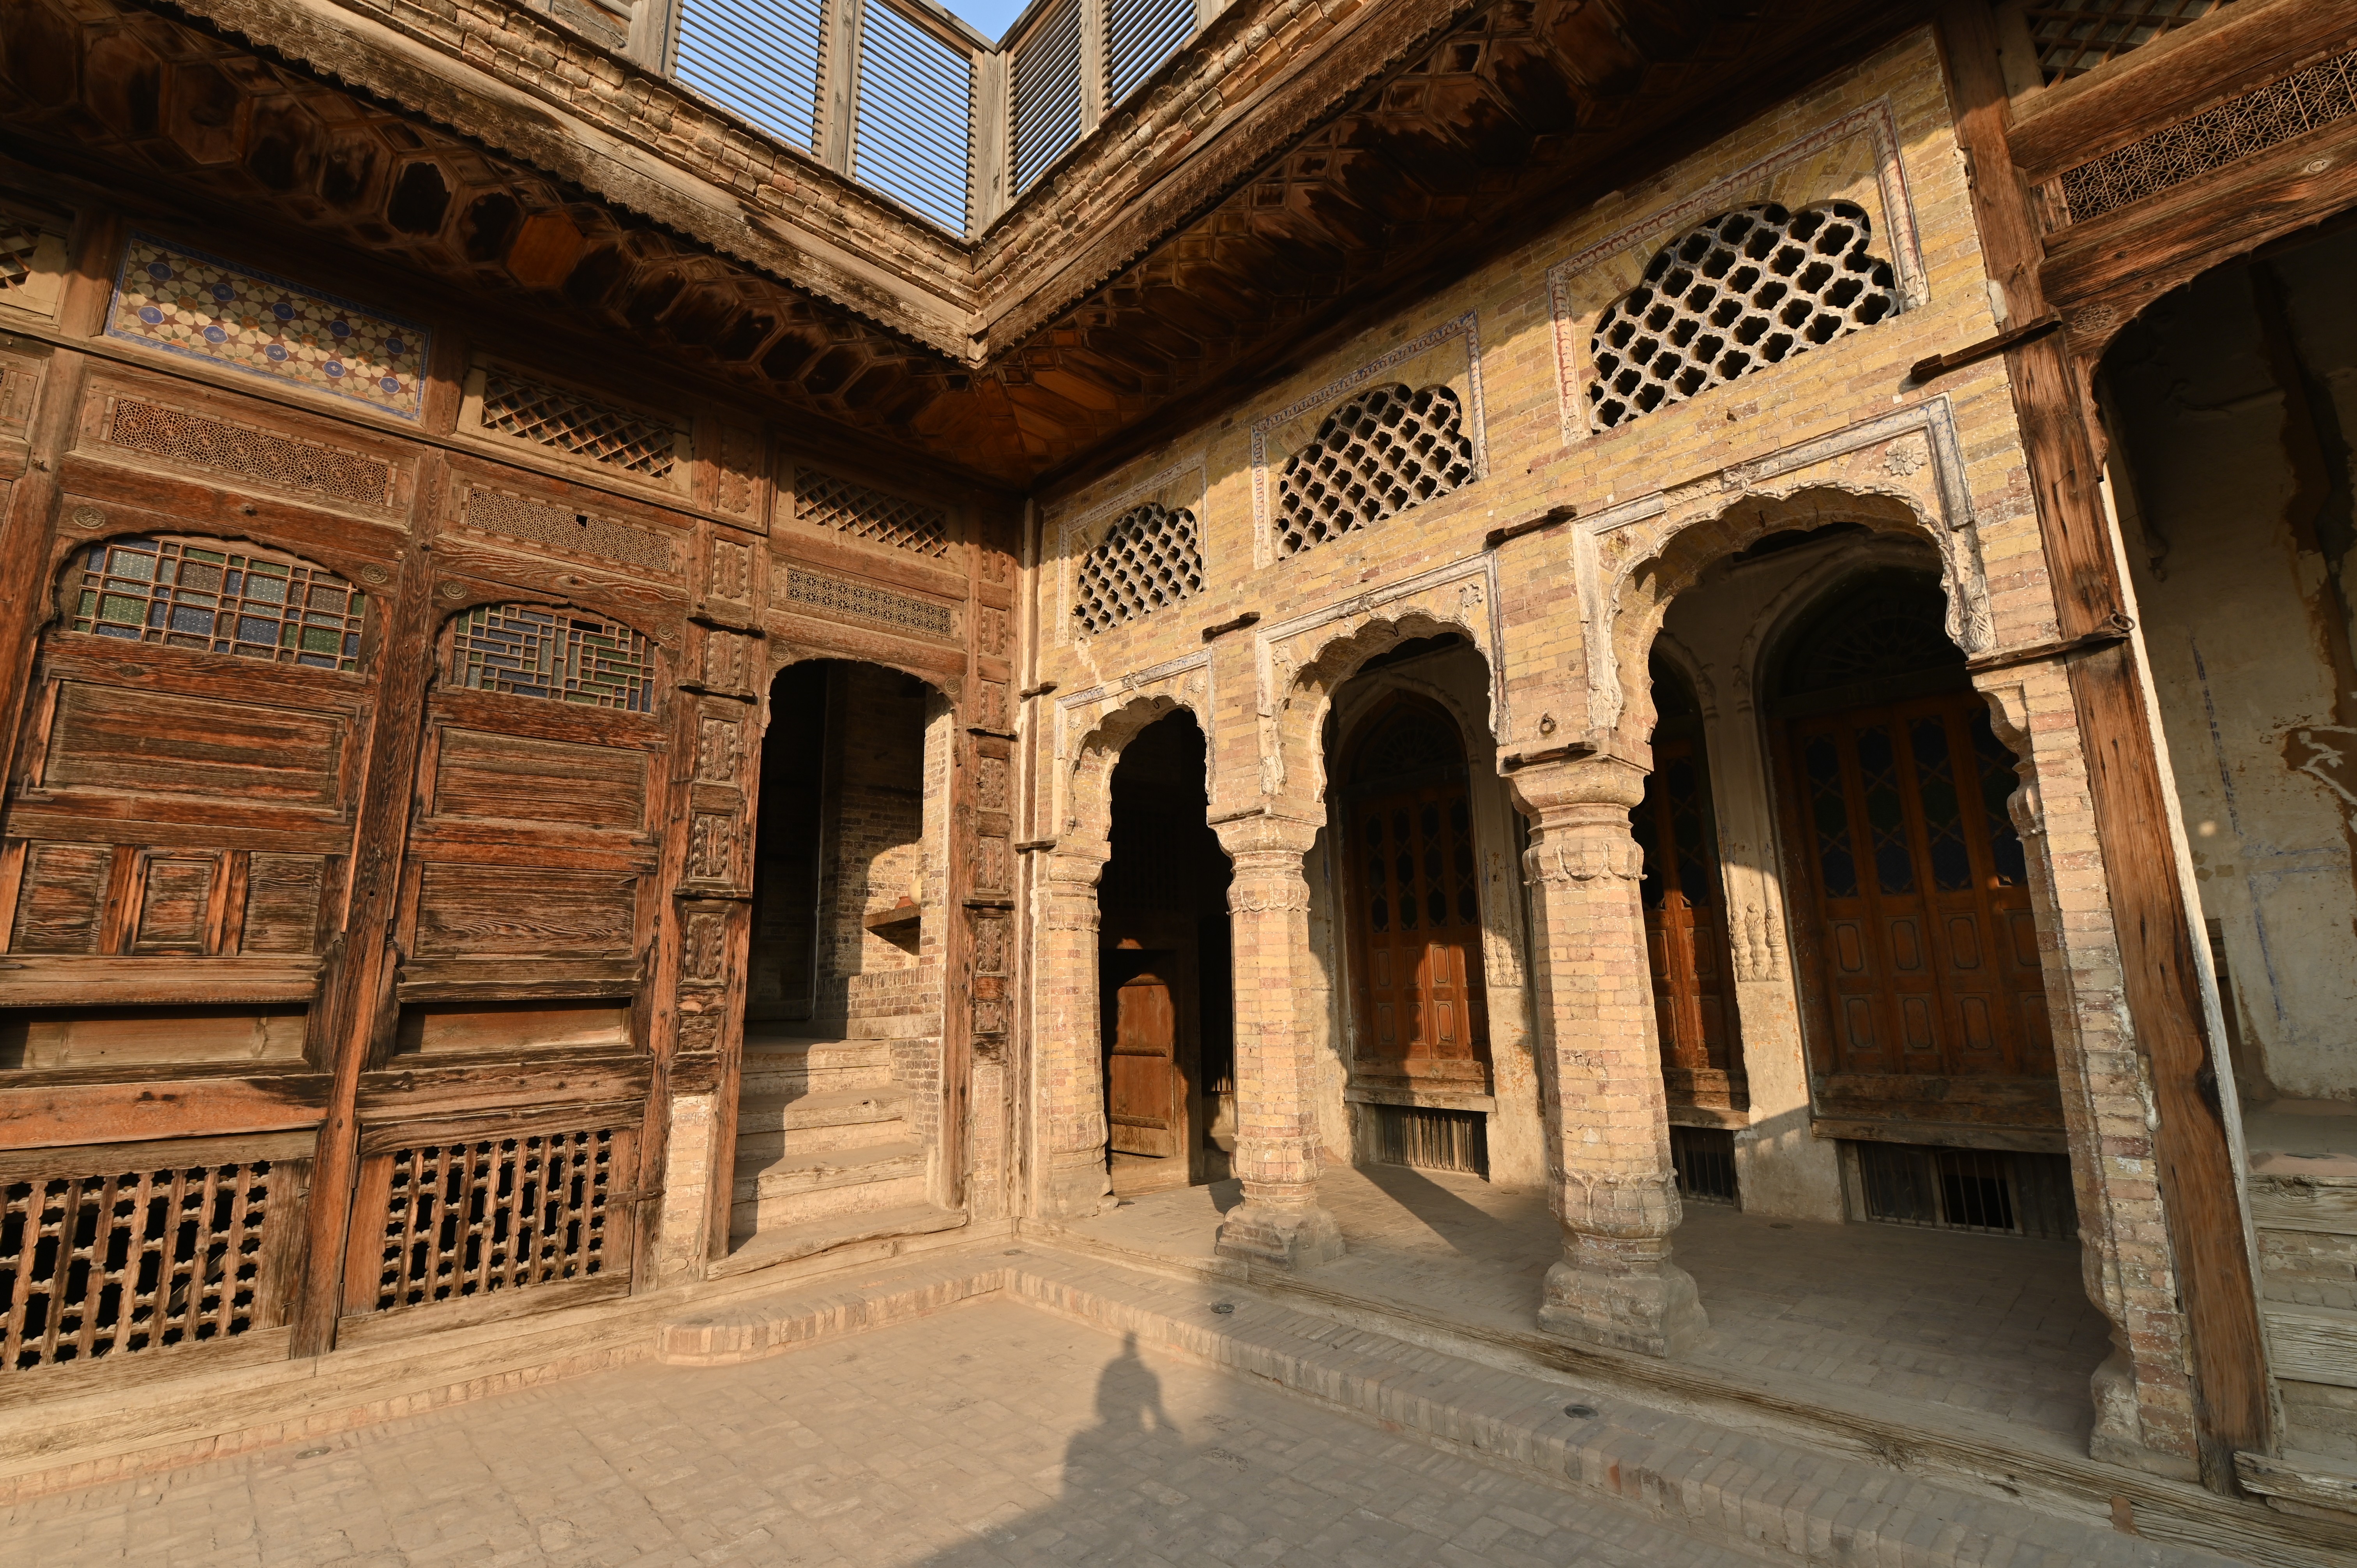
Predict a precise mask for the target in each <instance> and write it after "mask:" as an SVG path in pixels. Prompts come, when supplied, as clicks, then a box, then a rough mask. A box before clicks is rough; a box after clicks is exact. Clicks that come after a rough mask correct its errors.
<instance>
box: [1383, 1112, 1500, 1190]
mask: <svg viewBox="0 0 2357 1568" xmlns="http://www.w3.org/2000/svg"><path fill="white" fill-rule="evenodd" d="M1359 1117H1360V1125H1361V1127H1362V1128H1364V1129H1365V1137H1366V1143H1367V1147H1366V1157H1367V1158H1369V1159H1371V1160H1372V1161H1374V1162H1375V1163H1376V1164H1378V1165H1413V1166H1415V1168H1416V1169H1418V1170H1426V1171H1466V1172H1469V1173H1470V1174H1471V1175H1474V1176H1488V1175H1489V1174H1490V1119H1489V1118H1488V1117H1487V1116H1484V1115H1483V1114H1481V1112H1478V1111H1435V1110H1432V1109H1430V1108H1429V1107H1426V1106H1422V1105H1361V1106H1360V1107H1359Z"/></svg>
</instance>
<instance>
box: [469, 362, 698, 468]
mask: <svg viewBox="0 0 2357 1568" xmlns="http://www.w3.org/2000/svg"><path fill="white" fill-rule="evenodd" d="M482 421H483V428H484V429H486V430H496V431H498V432H499V433H500V434H501V435H512V436H514V437H515V438H516V439H517V440H519V441H531V442H534V443H536V444H538V445H540V446H553V447H554V448H556V450H558V451H560V452H564V453H567V454H569V455H570V456H576V457H587V459H589V461H591V462H593V463H603V464H605V465H606V466H607V467H614V468H621V469H624V470H626V471H628V472H630V473H633V474H643V475H645V476H646V477H647V478H651V479H667V478H670V477H671V473H672V470H673V468H674V467H677V466H678V462H679V453H678V446H679V432H678V431H677V430H675V429H673V427H672V426H670V425H668V424H663V423H662V422H661V421H660V420H655V419H650V418H648V417H647V416H646V415H644V414H640V413H631V412H630V411H629V410H627V409H621V408H616V407H615V406H613V405H612V404H611V403H599V402H597V401H596V400H594V399H591V398H587V397H583V396H581V395H580V394H579V393H577V392H567V391H565V389H564V388H562V387H553V386H550V385H549V384H548V383H546V382H545V381H533V380H530V379H529V378H527V377H523V376H519V375H516V374H514V373H513V372H511V371H503V370H500V369H499V368H497V367H492V368H490V369H489V370H486V371H484V372H483V412H482Z"/></svg>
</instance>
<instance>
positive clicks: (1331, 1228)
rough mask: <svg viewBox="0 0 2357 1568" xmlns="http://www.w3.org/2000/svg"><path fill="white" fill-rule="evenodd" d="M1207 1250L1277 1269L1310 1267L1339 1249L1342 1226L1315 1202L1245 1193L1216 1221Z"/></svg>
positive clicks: (1335, 1255)
mask: <svg viewBox="0 0 2357 1568" xmlns="http://www.w3.org/2000/svg"><path fill="white" fill-rule="evenodd" d="M1211 1251H1214V1252H1217V1253H1218V1254H1219V1255H1220V1256H1221V1257H1222V1258H1243V1259H1247V1260H1249V1261H1251V1262H1258V1263H1274V1264H1275V1265H1276V1266H1277V1267H1278V1268H1281V1269H1308V1268H1315V1267H1317V1266H1318V1264H1319V1263H1330V1262H1333V1261H1334V1260H1335V1259H1337V1258H1339V1257H1340V1256H1341V1255H1342V1228H1341V1227H1340V1226H1339V1225H1337V1224H1335V1223H1334V1217H1333V1216H1332V1215H1330V1214H1329V1213H1327V1212H1326V1211H1325V1210H1324V1209H1322V1208H1318V1206H1317V1205H1316V1204H1314V1203H1312V1204H1306V1205H1303V1206H1301V1207H1299V1208H1296V1207H1293V1206H1291V1205H1284V1206H1280V1205H1277V1204H1274V1203H1269V1202H1266V1201H1264V1200H1258V1199H1254V1198H1249V1197H1248V1198H1246V1199H1244V1201H1243V1202H1242V1203H1240V1204H1238V1205H1237V1206H1236V1207H1235V1208H1231V1209H1229V1210H1228V1213H1227V1218H1225V1219H1222V1220H1221V1221H1220V1234H1219V1240H1217V1241H1215V1242H1214V1243H1213V1244H1212V1247H1211Z"/></svg>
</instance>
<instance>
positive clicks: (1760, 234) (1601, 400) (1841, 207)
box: [1587, 201, 1899, 430]
mask: <svg viewBox="0 0 2357 1568" xmlns="http://www.w3.org/2000/svg"><path fill="white" fill-rule="evenodd" d="M1872 233H1873V226H1872V224H1871V222H1870V221H1869V220H1868V219H1867V214H1866V209H1864V208H1862V207H1859V206H1857V204H1856V203H1854V202H1848V201H1829V202H1826V203H1824V204H1823V205H1822V206H1817V207H1804V208H1803V209H1801V210H1800V211H1798V212H1788V211H1786V210H1785V209H1783V208H1781V207H1779V206H1777V205H1776V204H1775V203H1773V202H1770V203H1767V204H1766V205H1764V206H1760V207H1738V208H1737V209H1735V210H1734V211H1732V212H1723V213H1721V214H1719V215H1718V216H1717V217H1716V218H1714V219H1712V220H1710V221H1708V222H1707V223H1705V224H1703V225H1702V226H1701V227H1700V228H1698V229H1695V230H1694V231H1691V232H1690V233H1688V234H1686V235H1685V236H1684V238H1683V239H1681V240H1679V241H1678V242H1677V243H1675V244H1674V245H1671V246H1669V247H1667V248H1666V249H1664V250H1663V252H1661V253H1660V254H1659V255H1657V256H1655V257H1654V258H1653V260H1652V264H1651V265H1649V266H1647V267H1646V269H1645V281H1644V282H1642V283H1641V284H1639V285H1637V286H1636V287H1635V288H1632V289H1631V290H1630V291H1629V292H1628V293H1627V294H1625V295H1621V296H1620V298H1619V299H1617V300H1615V301H1613V302H1612V304H1611V305H1609V306H1607V307H1606V308H1605V311H1604V314H1603V315H1602V316H1601V317H1598V319H1597V323H1596V333H1595V336H1594V337H1592V338H1589V339H1588V345H1587V349H1588V358H1589V361H1590V362H1591V364H1593V366H1594V367H1595V371H1596V379H1595V380H1594V381H1590V382H1589V383H1588V386H1587V401H1588V404H1589V406H1590V407H1591V408H1592V410H1593V411H1594V413H1595V418H1596V423H1597V425H1598V428H1601V429H1607V430H1609V429H1610V428H1612V427H1613V426H1614V425H1617V424H1622V423H1624V422H1625V421H1628V420H1631V419H1634V418H1635V417H1636V416H1637V415H1639V414H1641V413H1652V411H1653V410H1654V409H1656V408H1660V407H1662V406H1663V404H1665V403H1683V402H1684V401H1685V400H1686V399H1687V398H1690V397H1693V396H1695V395H1696V394H1697V393H1700V392H1707V391H1708V390H1709V389H1710V388H1712V387H1715V386H1720V385H1723V384H1725V383H1726V382H1727V381H1734V380H1735V379H1736V378H1737V377H1738V376H1746V375H1749V374H1750V373H1751V372H1752V371H1761V370H1765V369H1767V368H1768V367H1769V366H1770V365H1773V364H1778V363H1781V361H1783V360H1787V359H1789V358H1791V357H1792V355H1794V354H1798V353H1803V352H1805V351H1806V350H1808V349H1812V348H1814V347H1816V346H1817V345H1819V344H1822V343H1830V342H1832V341H1833V340H1834V339H1835V338H1838V337H1841V336H1842V335H1844V334H1845V333H1849V332H1855V331H1857V329H1858V328H1862V327H1871V326H1872V325H1874V324H1875V323H1876V322H1878V321H1879V320H1881V319H1882V318H1883V317H1886V316H1888V315H1889V314H1890V313H1891V312H1893V311H1894V310H1896V309H1898V308H1899V295H1898V293H1897V288H1896V278H1895V276H1894V274H1893V273H1892V271H1891V267H1890V263H1889V262H1887V261H1884V260H1883V259H1882V258H1880V257H1878V256H1877V255H1875V254H1874V253H1873V252H1870V251H1869V250H1868V249H1867V242H1868V240H1869V239H1870V238H1871V237H1872Z"/></svg>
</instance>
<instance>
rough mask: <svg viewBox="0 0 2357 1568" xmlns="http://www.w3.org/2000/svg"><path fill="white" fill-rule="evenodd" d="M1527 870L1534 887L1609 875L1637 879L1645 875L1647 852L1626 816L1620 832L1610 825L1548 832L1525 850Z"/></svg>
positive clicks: (1622, 878) (1524, 867) (1524, 871)
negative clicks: (1576, 830) (1612, 830)
mask: <svg viewBox="0 0 2357 1568" xmlns="http://www.w3.org/2000/svg"><path fill="white" fill-rule="evenodd" d="M1643 875H1645V852H1644V850H1643V849H1641V848H1640V847H1639V846H1638V843H1637V841H1636V839H1635V838H1634V837H1632V836H1631V834H1630V832H1629V822H1628V819H1627V818H1626V817H1625V816H1624V817H1623V818H1622V819H1621V822H1620V831H1619V832H1618V833H1617V834H1615V833H1613V832H1611V831H1610V830H1609V829H1607V828H1590V829H1587V830H1586V831H1584V832H1574V833H1565V832H1551V833H1548V834H1547V835H1546V836H1545V837H1544V838H1543V839H1541V840H1540V841H1539V842H1538V843H1534V844H1533V845H1531V847H1530V848H1529V849H1527V850H1525V851H1524V852H1523V878H1524V880H1526V881H1527V882H1529V883H1530V885H1531V886H1534V887H1536V886H1542V885H1544V884H1545V883H1550V882H1594V881H1598V880H1601V879H1604V878H1608V877H1613V878H1618V879H1620V880H1621V881H1623V882H1635V881H1637V880H1639V879H1640V878H1641V877H1642V876H1643Z"/></svg>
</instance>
